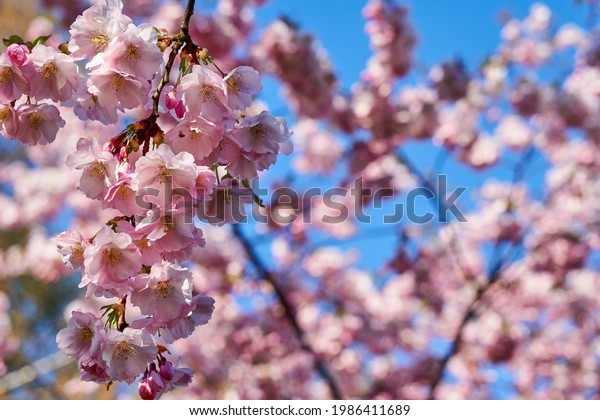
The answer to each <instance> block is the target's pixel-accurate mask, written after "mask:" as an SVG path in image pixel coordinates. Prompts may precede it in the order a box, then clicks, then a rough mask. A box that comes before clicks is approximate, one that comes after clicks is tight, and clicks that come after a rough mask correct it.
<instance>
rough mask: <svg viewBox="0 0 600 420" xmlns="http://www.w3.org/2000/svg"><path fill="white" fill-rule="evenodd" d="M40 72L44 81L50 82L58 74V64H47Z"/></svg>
mask: <svg viewBox="0 0 600 420" xmlns="http://www.w3.org/2000/svg"><path fill="white" fill-rule="evenodd" d="M39 72H40V74H41V75H42V79H44V80H48V79H50V78H52V77H54V75H55V74H56V64H54V63H53V62H50V63H46V64H44V65H43V66H42V68H40V70H39Z"/></svg>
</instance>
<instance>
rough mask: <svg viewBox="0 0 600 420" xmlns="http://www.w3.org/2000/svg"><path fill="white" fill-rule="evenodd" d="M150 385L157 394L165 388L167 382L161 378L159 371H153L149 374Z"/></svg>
mask: <svg viewBox="0 0 600 420" xmlns="http://www.w3.org/2000/svg"><path fill="white" fill-rule="evenodd" d="M148 385H149V386H150V388H151V389H152V390H153V391H154V392H155V393H156V392H159V391H161V390H162V389H163V388H164V387H165V381H163V379H162V378H161V377H160V374H159V373H158V371H157V370H151V371H150V373H149V374H148Z"/></svg>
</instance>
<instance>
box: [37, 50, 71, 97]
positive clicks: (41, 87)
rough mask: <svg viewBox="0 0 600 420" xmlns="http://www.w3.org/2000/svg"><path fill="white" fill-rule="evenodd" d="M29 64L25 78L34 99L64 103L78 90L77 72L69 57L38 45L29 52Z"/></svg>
mask: <svg viewBox="0 0 600 420" xmlns="http://www.w3.org/2000/svg"><path fill="white" fill-rule="evenodd" d="M29 63H31V65H32V69H29V71H28V72H27V77H28V79H29V82H30V83H31V96H33V97H34V98H36V99H46V98H48V99H52V100H53V101H64V100H67V99H70V98H71V96H73V93H74V92H76V91H77V89H78V88H79V83H80V77H79V71H78V68H77V65H76V64H75V63H74V62H73V59H72V58H71V57H70V56H68V55H66V54H63V53H61V52H58V51H56V50H55V49H53V48H50V47H46V46H45V45H41V44H40V45H36V46H35V47H34V48H33V50H31V54H30V55H29Z"/></svg>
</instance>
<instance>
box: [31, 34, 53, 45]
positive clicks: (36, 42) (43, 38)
mask: <svg viewBox="0 0 600 420" xmlns="http://www.w3.org/2000/svg"><path fill="white" fill-rule="evenodd" d="M51 36H52V34H50V35H42V36H38V37H37V38H36V39H34V40H33V41H32V42H31V48H33V47H35V46H36V45H40V44H43V43H45V42H46V41H47V40H48V38H50V37H51Z"/></svg>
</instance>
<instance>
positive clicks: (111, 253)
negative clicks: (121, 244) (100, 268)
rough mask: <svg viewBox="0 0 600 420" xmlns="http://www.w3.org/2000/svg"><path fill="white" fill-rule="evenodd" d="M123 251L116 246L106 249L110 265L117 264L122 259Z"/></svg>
mask: <svg viewBox="0 0 600 420" xmlns="http://www.w3.org/2000/svg"><path fill="white" fill-rule="evenodd" d="M122 256H123V255H122V254H121V251H119V250H118V249H116V248H108V249H105V250H104V257H105V258H106V259H107V260H108V263H109V264H110V265H116V264H118V263H119V261H121V257H122Z"/></svg>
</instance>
